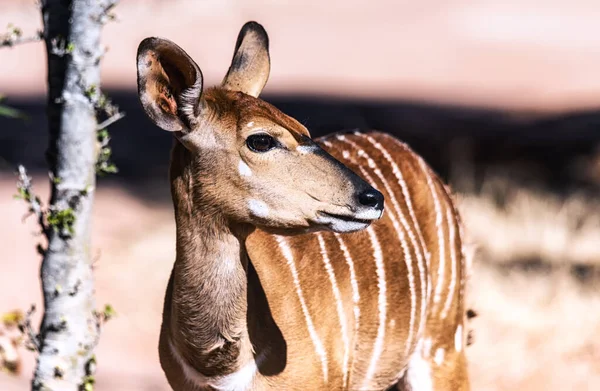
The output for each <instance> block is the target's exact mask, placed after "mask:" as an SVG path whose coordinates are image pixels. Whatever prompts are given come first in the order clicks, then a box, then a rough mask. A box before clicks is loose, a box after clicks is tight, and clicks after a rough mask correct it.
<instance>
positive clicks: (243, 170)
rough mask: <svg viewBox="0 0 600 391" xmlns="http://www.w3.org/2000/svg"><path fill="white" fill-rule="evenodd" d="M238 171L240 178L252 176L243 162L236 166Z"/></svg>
mask: <svg viewBox="0 0 600 391" xmlns="http://www.w3.org/2000/svg"><path fill="white" fill-rule="evenodd" d="M238 171H239V173H240V175H241V176H252V170H250V167H248V165H247V164H246V163H245V162H244V161H243V160H240V164H238Z"/></svg>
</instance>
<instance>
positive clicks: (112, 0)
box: [95, 0, 119, 24]
mask: <svg viewBox="0 0 600 391" xmlns="http://www.w3.org/2000/svg"><path fill="white" fill-rule="evenodd" d="M118 2H119V0H108V1H107V2H106V4H104V9H103V10H102V12H100V14H99V15H97V16H96V17H95V19H96V21H97V22H98V23H100V24H106V23H107V22H110V21H113V20H115V19H116V18H117V17H116V15H115V14H113V13H112V12H110V11H111V10H112V9H113V8H114V7H115V6H116V5H117V3H118Z"/></svg>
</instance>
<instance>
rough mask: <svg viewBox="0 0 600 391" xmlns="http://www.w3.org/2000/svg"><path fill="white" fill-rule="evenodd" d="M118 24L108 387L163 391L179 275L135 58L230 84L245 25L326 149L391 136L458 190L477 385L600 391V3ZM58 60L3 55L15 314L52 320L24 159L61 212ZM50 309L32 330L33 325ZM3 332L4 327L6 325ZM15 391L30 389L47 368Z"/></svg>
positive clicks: (276, 95)
mask: <svg viewBox="0 0 600 391" xmlns="http://www.w3.org/2000/svg"><path fill="white" fill-rule="evenodd" d="M115 13H116V15H117V21H116V22H114V23H113V22H111V23H108V24H107V25H106V26H105V29H104V36H103V42H104V44H105V45H106V46H107V47H108V51H107V53H106V56H105V58H104V60H103V62H102V77H103V88H104V90H105V92H106V93H107V94H108V95H109V96H110V97H111V98H112V100H113V102H114V103H115V104H117V105H119V106H120V108H121V109H122V110H124V111H125V112H126V113H127V116H126V117H125V118H124V119H123V120H121V121H119V122H117V123H116V124H114V125H113V126H111V127H110V129H109V131H110V133H111V136H112V141H111V145H112V147H113V157H114V162H115V163H116V165H117V167H118V168H119V170H120V172H119V174H117V175H113V176H111V177H106V178H100V179H99V182H98V190H97V198H96V204H95V210H94V223H93V224H94V229H93V232H94V237H93V244H94V251H95V253H96V254H97V261H96V264H95V265H96V268H95V270H96V283H97V297H98V306H99V307H100V306H103V305H104V304H105V303H110V304H112V306H113V307H115V309H116V311H117V313H118V316H117V317H116V318H115V319H114V320H111V322H109V323H108V325H107V326H106V327H105V328H104V329H103V335H102V338H101V340H100V345H99V348H98V350H97V357H98V365H99V369H98V372H97V376H96V379H97V382H96V389H97V390H99V391H102V390H132V391H133V390H147V391H150V390H153V391H154V390H156V391H158V390H167V389H168V386H167V383H166V381H165V380H164V376H163V373H162V370H161V368H160V366H159V363H158V354H157V341H158V331H159V327H160V313H161V310H162V300H163V295H164V289H165V286H166V281H167V279H168V276H169V272H170V269H171V266H172V262H173V260H174V232H175V227H174V222H173V218H172V205H171V201H170V194H169V187H168V181H167V167H168V159H169V150H170V146H171V139H170V137H171V136H170V135H169V134H167V132H162V131H161V130H159V129H158V128H156V127H154V126H153V125H152V124H151V123H150V121H149V120H148V119H146V117H145V115H144V114H143V112H142V109H141V107H140V105H139V104H138V100H137V94H136V90H135V86H136V76H135V75H136V69H135V53H136V49H137V45H138V43H139V42H140V40H141V39H143V38H145V37H147V36H154V35H155V36H162V37H165V38H169V39H171V40H173V41H175V42H176V43H178V44H179V45H180V46H182V47H183V48H184V49H185V50H186V51H188V53H190V54H191V55H192V57H193V58H194V59H195V60H196V61H197V63H198V64H199V65H200V67H201V68H202V71H203V73H204V76H205V81H206V85H212V84H216V83H219V82H220V80H221V78H222V77H223V75H224V74H225V72H226V70H227V68H228V66H229V63H230V61H231V56H232V54H233V48H234V44H235V40H236V37H237V34H238V32H239V29H240V27H241V26H242V25H243V24H244V23H245V22H246V21H248V20H256V21H258V22H260V23H261V24H263V25H264V26H265V28H266V29H267V31H268V33H269V35H270V43H271V45H270V48H271V61H272V68H271V76H270V81H269V83H268V84H267V87H266V89H265V91H264V93H263V97H264V99H266V100H267V101H269V102H271V103H273V104H275V105H276V106H277V107H279V108H280V109H282V110H283V111H284V112H286V113H287V114H289V115H291V116H293V117H295V118H296V119H298V120H299V121H301V122H302V123H304V124H305V125H306V126H307V127H308V129H309V130H310V131H311V133H312V134H313V136H320V135H325V134H328V133H330V132H334V131H338V130H343V129H353V128H359V129H379V130H384V131H386V132H389V133H391V134H394V135H396V136H397V137H399V138H400V139H402V140H405V141H406V142H408V143H409V144H410V145H411V146H412V147H413V149H415V150H416V151H417V152H419V153H421V154H422V155H423V156H424V157H425V158H426V160H427V161H428V162H429V163H430V164H431V165H432V166H433V167H434V169H435V170H436V171H437V172H438V173H439V174H440V175H441V176H442V177H443V178H444V179H445V180H447V181H448V182H449V183H450V184H451V185H452V188H453V189H454V191H455V192H456V196H457V199H458V201H459V205H460V209H461V212H462V214H463V218H464V220H465V222H466V228H467V232H468V235H469V240H470V242H471V243H472V244H473V247H474V248H475V249H476V256H475V262H474V265H473V270H472V276H471V280H470V283H469V302H470V305H471V307H473V308H474V309H475V310H476V311H477V312H478V313H479V316H478V317H477V318H475V319H474V320H472V321H471V322H470V324H469V328H470V329H472V330H473V337H474V343H473V345H472V346H470V347H469V348H468V350H467V352H468V356H469V359H470V375H471V382H472V389H473V390H477V391H478V390H490V391H496V390H534V391H535V390H553V389H561V390H597V389H600V242H599V240H600V203H599V202H598V199H599V198H598V193H599V191H600V149H599V148H600V23H598V20H600V3H599V2H598V1H597V0H578V1H568V0H519V1H516V0H515V1H505V0H502V1H501V0H479V1H467V0H445V1H441V0H422V1H418V2H415V1H404V0H401V1H391V0H389V1H370V2H364V1H358V0H345V1H328V2H324V1H318V0H197V1H191V0H188V1H185V0H169V1H165V0H123V1H121V4H119V5H118V6H117V8H116V9H115ZM9 24H13V25H15V26H18V27H19V28H21V29H22V30H23V32H24V34H25V35H28V34H33V33H34V32H35V31H36V30H37V29H39V28H40V27H41V21H40V16H39V10H38V9H37V6H36V4H35V2H34V1H33V0H0V29H2V28H4V27H5V26H8V25H9ZM45 69H46V64H45V49H44V46H43V44H42V43H39V42H38V43H30V44H26V45H20V46H16V47H14V48H12V49H2V50H0V94H2V95H4V96H6V99H5V101H4V102H3V103H4V104H7V105H9V106H11V107H14V108H17V109H19V110H21V111H22V112H24V113H25V114H26V115H27V117H28V118H27V119H26V120H20V119H9V118H5V117H0V215H1V216H2V221H3V224H1V225H0V238H1V240H0V243H1V248H2V256H1V257H0V313H6V312H9V311H11V310H13V309H26V308H28V307H29V306H30V304H31V303H37V304H38V308H40V309H41V294H40V288H39V280H38V269H39V262H40V256H39V255H38V254H37V253H36V251H35V245H36V243H37V242H38V241H39V240H40V238H39V237H36V236H35V231H36V224H35V221H34V219H33V218H31V219H28V220H26V221H25V222H24V223H22V219H23V216H24V214H25V212H26V206H25V205H24V204H23V203H22V202H20V201H18V200H14V199H13V195H14V194H15V193H16V186H15V183H16V176H15V174H14V172H15V168H16V166H17V164H19V163H22V164H25V165H26V167H27V168H28V169H29V171H30V173H32V174H33V176H34V186H35V190H36V191H37V192H38V193H39V194H40V195H41V196H42V199H46V197H47V195H48V183H47V182H48V180H47V170H46V164H45V158H44V152H45V149H46V146H47V126H46V119H45V93H46V82H45V77H46V74H45V72H46V70H45ZM39 312H40V311H38V314H37V316H36V317H35V318H34V320H35V322H36V325H37V321H38V319H39V315H40V314H39ZM0 327H1V326H0ZM20 353H21V355H22V357H23V367H22V368H21V373H20V374H18V375H11V374H9V373H7V372H6V371H5V372H0V390H7V391H10V390H23V389H27V388H28V387H29V381H30V377H31V372H32V370H33V366H34V356H33V355H32V354H31V353H30V352H27V351H25V350H24V349H21V350H20Z"/></svg>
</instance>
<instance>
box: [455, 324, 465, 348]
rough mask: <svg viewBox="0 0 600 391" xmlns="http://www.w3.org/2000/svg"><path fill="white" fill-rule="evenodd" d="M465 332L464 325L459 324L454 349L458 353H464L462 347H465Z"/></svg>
mask: <svg viewBox="0 0 600 391" xmlns="http://www.w3.org/2000/svg"><path fill="white" fill-rule="evenodd" d="M462 340H463V331H462V325H461V324H459V325H458V327H457V328H456V334H454V349H456V351H457V352H460V351H462V347H463V342H462Z"/></svg>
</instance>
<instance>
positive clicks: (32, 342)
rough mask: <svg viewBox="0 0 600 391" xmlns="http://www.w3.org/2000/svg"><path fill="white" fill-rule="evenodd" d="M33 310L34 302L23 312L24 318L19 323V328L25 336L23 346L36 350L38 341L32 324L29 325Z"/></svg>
mask: <svg viewBox="0 0 600 391" xmlns="http://www.w3.org/2000/svg"><path fill="white" fill-rule="evenodd" d="M34 312H35V304H32V305H31V307H30V308H29V310H27V313H26V314H25V318H24V319H23V321H22V322H21V323H20V324H19V330H20V331H21V332H22V333H23V334H25V336H26V337H27V341H26V344H25V347H26V348H27V349H29V350H34V351H36V352H39V351H40V341H39V338H38V335H37V333H36V332H35V331H34V330H33V326H31V317H32V316H33V313H34Z"/></svg>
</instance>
